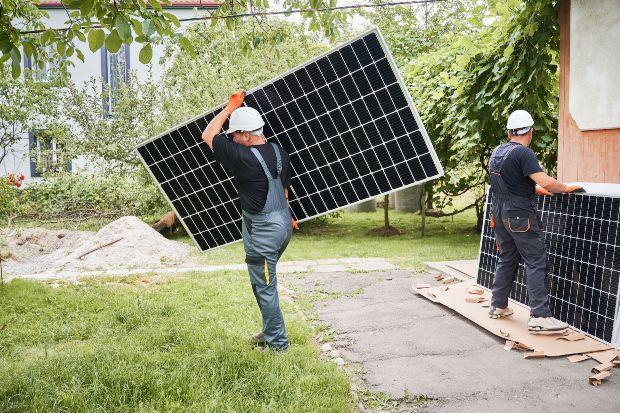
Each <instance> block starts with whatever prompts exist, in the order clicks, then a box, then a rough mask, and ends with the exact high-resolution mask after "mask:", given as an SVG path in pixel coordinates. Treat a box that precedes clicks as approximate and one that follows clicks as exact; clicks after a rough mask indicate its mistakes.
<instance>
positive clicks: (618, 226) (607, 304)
mask: <svg viewBox="0 0 620 413" xmlns="http://www.w3.org/2000/svg"><path fill="white" fill-rule="evenodd" d="M536 205H537V210H538V212H539V213H540V216H541V219H542V223H543V231H544V234H545V242H546V244H547V254H548V259H549V261H548V274H549V302H550V304H551V311H552V312H553V315H554V316H555V317H556V318H558V319H560V320H562V321H565V322H567V323H568V324H570V325H571V326H573V327H575V328H577V329H579V330H581V331H583V332H585V333H587V334H589V335H591V336H593V337H596V338H598V339H600V340H601V341H604V342H606V343H609V344H613V345H615V346H616V347H620V336H619V335H620V317H619V314H618V311H619V296H618V294H619V290H618V280H619V279H620V197H613V196H601V195H588V194H562V195H555V196H546V197H542V196H539V197H537V200H536ZM489 211H490V199H489V197H487V207H486V212H485V217H484V227H483V231H482V240H481V244H480V256H479V260H478V284H480V285H481V286H483V287H486V288H489V289H490V288H491V287H492V284H493V275H494V273H495V267H496V265H497V261H498V254H497V248H496V245H495V236H494V234H493V230H492V229H491V228H490V222H489V214H490V212H489ZM510 298H512V299H514V300H516V301H518V302H520V303H523V304H527V302H528V301H527V287H526V282H525V269H524V266H523V261H521V262H520V263H519V268H518V270H517V274H516V277H515V284H514V286H513V289H512V293H511V295H510Z"/></svg>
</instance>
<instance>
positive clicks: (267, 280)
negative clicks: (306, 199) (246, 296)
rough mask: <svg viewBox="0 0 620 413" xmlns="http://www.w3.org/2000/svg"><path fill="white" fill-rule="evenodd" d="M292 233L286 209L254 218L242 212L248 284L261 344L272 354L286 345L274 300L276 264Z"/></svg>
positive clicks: (276, 298)
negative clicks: (258, 315)
mask: <svg viewBox="0 0 620 413" xmlns="http://www.w3.org/2000/svg"><path fill="white" fill-rule="evenodd" d="M292 231H293V230H292V228H291V214H290V211H289V210H288V208H286V209H280V210H276V211H273V212H268V213H264V212H261V213H257V214H249V213H246V212H245V211H244V212H243V223H242V232H243V246H244V248H245V254H246V262H247V265H248V272H249V274H250V283H251V284H252V291H253V292H254V297H256V303H257V304H258V307H259V309H260V312H261V315H262V319H263V330H262V331H263V335H264V336H265V342H266V343H267V345H268V346H269V347H272V348H274V349H276V350H286V349H287V348H288V344H289V343H288V338H287V336H286V328H285V327H284V318H283V317H282V311H281V310H280V301H279V299H278V277H277V275H276V264H277V263H278V260H279V258H280V256H281V255H282V253H283V252H284V250H285V249H286V246H287V245H288V243H289V240H290V239H291V235H292Z"/></svg>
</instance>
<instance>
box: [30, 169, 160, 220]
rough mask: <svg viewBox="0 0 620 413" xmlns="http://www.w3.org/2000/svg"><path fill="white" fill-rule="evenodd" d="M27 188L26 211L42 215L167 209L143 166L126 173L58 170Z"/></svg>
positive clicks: (132, 212) (140, 212)
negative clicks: (88, 211) (59, 171)
mask: <svg viewBox="0 0 620 413" xmlns="http://www.w3.org/2000/svg"><path fill="white" fill-rule="evenodd" d="M26 191H27V192H28V198H29V199H28V200H29V205H28V206H29V208H28V210H29V211H28V212H30V213H36V214H38V215H43V216H45V215H58V214H61V213H63V212H68V211H77V210H95V211H98V212H110V211H122V213H123V214H133V215H153V214H157V213H163V212H164V211H166V210H168V209H170V208H169V206H168V204H167V202H166V201H165V200H164V198H163V196H162V194H161V193H160V191H159V190H158V189H157V188H156V187H155V185H154V184H153V182H152V180H151V179H150V177H149V176H148V174H147V172H146V171H145V170H144V169H143V168H140V170H139V171H138V172H137V173H135V174H128V175H126V174H114V173H112V172H99V173H97V174H94V175H93V174H87V173H83V172H74V173H59V174H55V175H51V176H48V177H46V179H45V180H44V181H41V182H37V183H34V184H31V185H30V186H29V187H28V188H27V189H26Z"/></svg>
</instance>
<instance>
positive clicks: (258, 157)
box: [202, 91, 297, 351]
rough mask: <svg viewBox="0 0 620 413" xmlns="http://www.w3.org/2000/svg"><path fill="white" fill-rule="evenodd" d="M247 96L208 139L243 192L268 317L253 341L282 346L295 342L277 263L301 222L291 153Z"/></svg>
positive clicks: (248, 241) (256, 286)
mask: <svg viewBox="0 0 620 413" xmlns="http://www.w3.org/2000/svg"><path fill="white" fill-rule="evenodd" d="M244 96H245V92H244V91H239V92H237V93H235V94H233V95H232V96H231V97H230V99H229V101H228V105H227V106H226V108H225V109H224V110H223V111H222V112H220V113H219V114H218V115H217V116H216V117H215V118H214V119H213V120H212V121H211V122H210V123H209V125H207V128H206V129H205V130H204V131H203V133H202V138H203V139H204V140H205V142H206V143H207V144H208V145H209V146H210V147H211V148H212V149H213V153H214V154H215V158H216V159H217V160H218V162H220V163H221V164H222V166H224V168H225V169H226V170H228V172H229V173H230V174H231V175H233V176H234V181H235V186H236V187H237V190H238V191H239V202H240V204H241V209H242V211H243V213H242V233H243V247H244V249H245V254H246V258H245V261H246V263H247V265H248V272H249V274H250V283H251V284H252V291H253V292H254V297H256V302H257V304H258V307H259V309H260V311H261V315H262V319H263V329H262V331H261V332H260V333H256V334H254V335H253V336H252V340H253V341H254V342H255V343H257V344H259V343H266V345H267V346H268V347H269V348H271V349H273V350H279V351H282V350H286V349H287V348H288V345H289V342H288V338H287V336H286V329H285V327H284V318H283V317H282V311H281V310H280V302H279V299H278V288H277V287H278V286H277V278H276V264H277V262H278V259H279V258H280V256H281V255H282V253H283V252H284V250H285V248H286V246H287V245H288V242H289V240H290V239H291V235H292V231H293V228H296V227H297V223H296V222H295V221H294V220H292V218H291V213H290V210H289V207H288V189H287V188H288V186H289V185H290V180H291V176H290V168H289V157H288V154H287V153H286V152H285V151H284V150H283V149H282V148H281V147H280V146H279V145H276V144H275V143H270V144H267V140H266V139H265V137H264V136H263V126H264V125H265V122H264V121H263V119H262V118H261V115H260V114H259V113H258V111H257V110H256V109H254V108H250V107H247V106H246V107H241V105H242V104H243V100H244ZM229 117H230V120H229V122H228V126H229V128H228V130H227V131H226V134H232V136H233V139H232V140H230V139H229V138H227V137H226V135H225V134H221V133H220V132H221V130H222V126H223V125H224V123H225V122H226V120H227V119H228V118H229ZM291 223H292V225H291ZM260 348H261V349H263V347H260Z"/></svg>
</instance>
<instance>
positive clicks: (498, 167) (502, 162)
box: [489, 143, 519, 175]
mask: <svg viewBox="0 0 620 413" xmlns="http://www.w3.org/2000/svg"><path fill="white" fill-rule="evenodd" d="M517 145H519V144H518V143H517V144H515V145H512V146H511V148H510V149H508V150H507V151H506V153H505V154H504V155H503V156H502V158H501V159H500V160H499V162H497V169H491V164H490V163H489V172H490V173H492V174H496V175H499V174H500V172H501V171H502V166H504V162H505V161H506V158H508V155H510V153H511V152H512V151H513V150H515V148H516V147H517ZM498 149H499V146H498V147H497V148H495V150H494V151H493V154H492V155H491V159H493V157H494V156H495V153H496V152H497V150H498Z"/></svg>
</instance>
